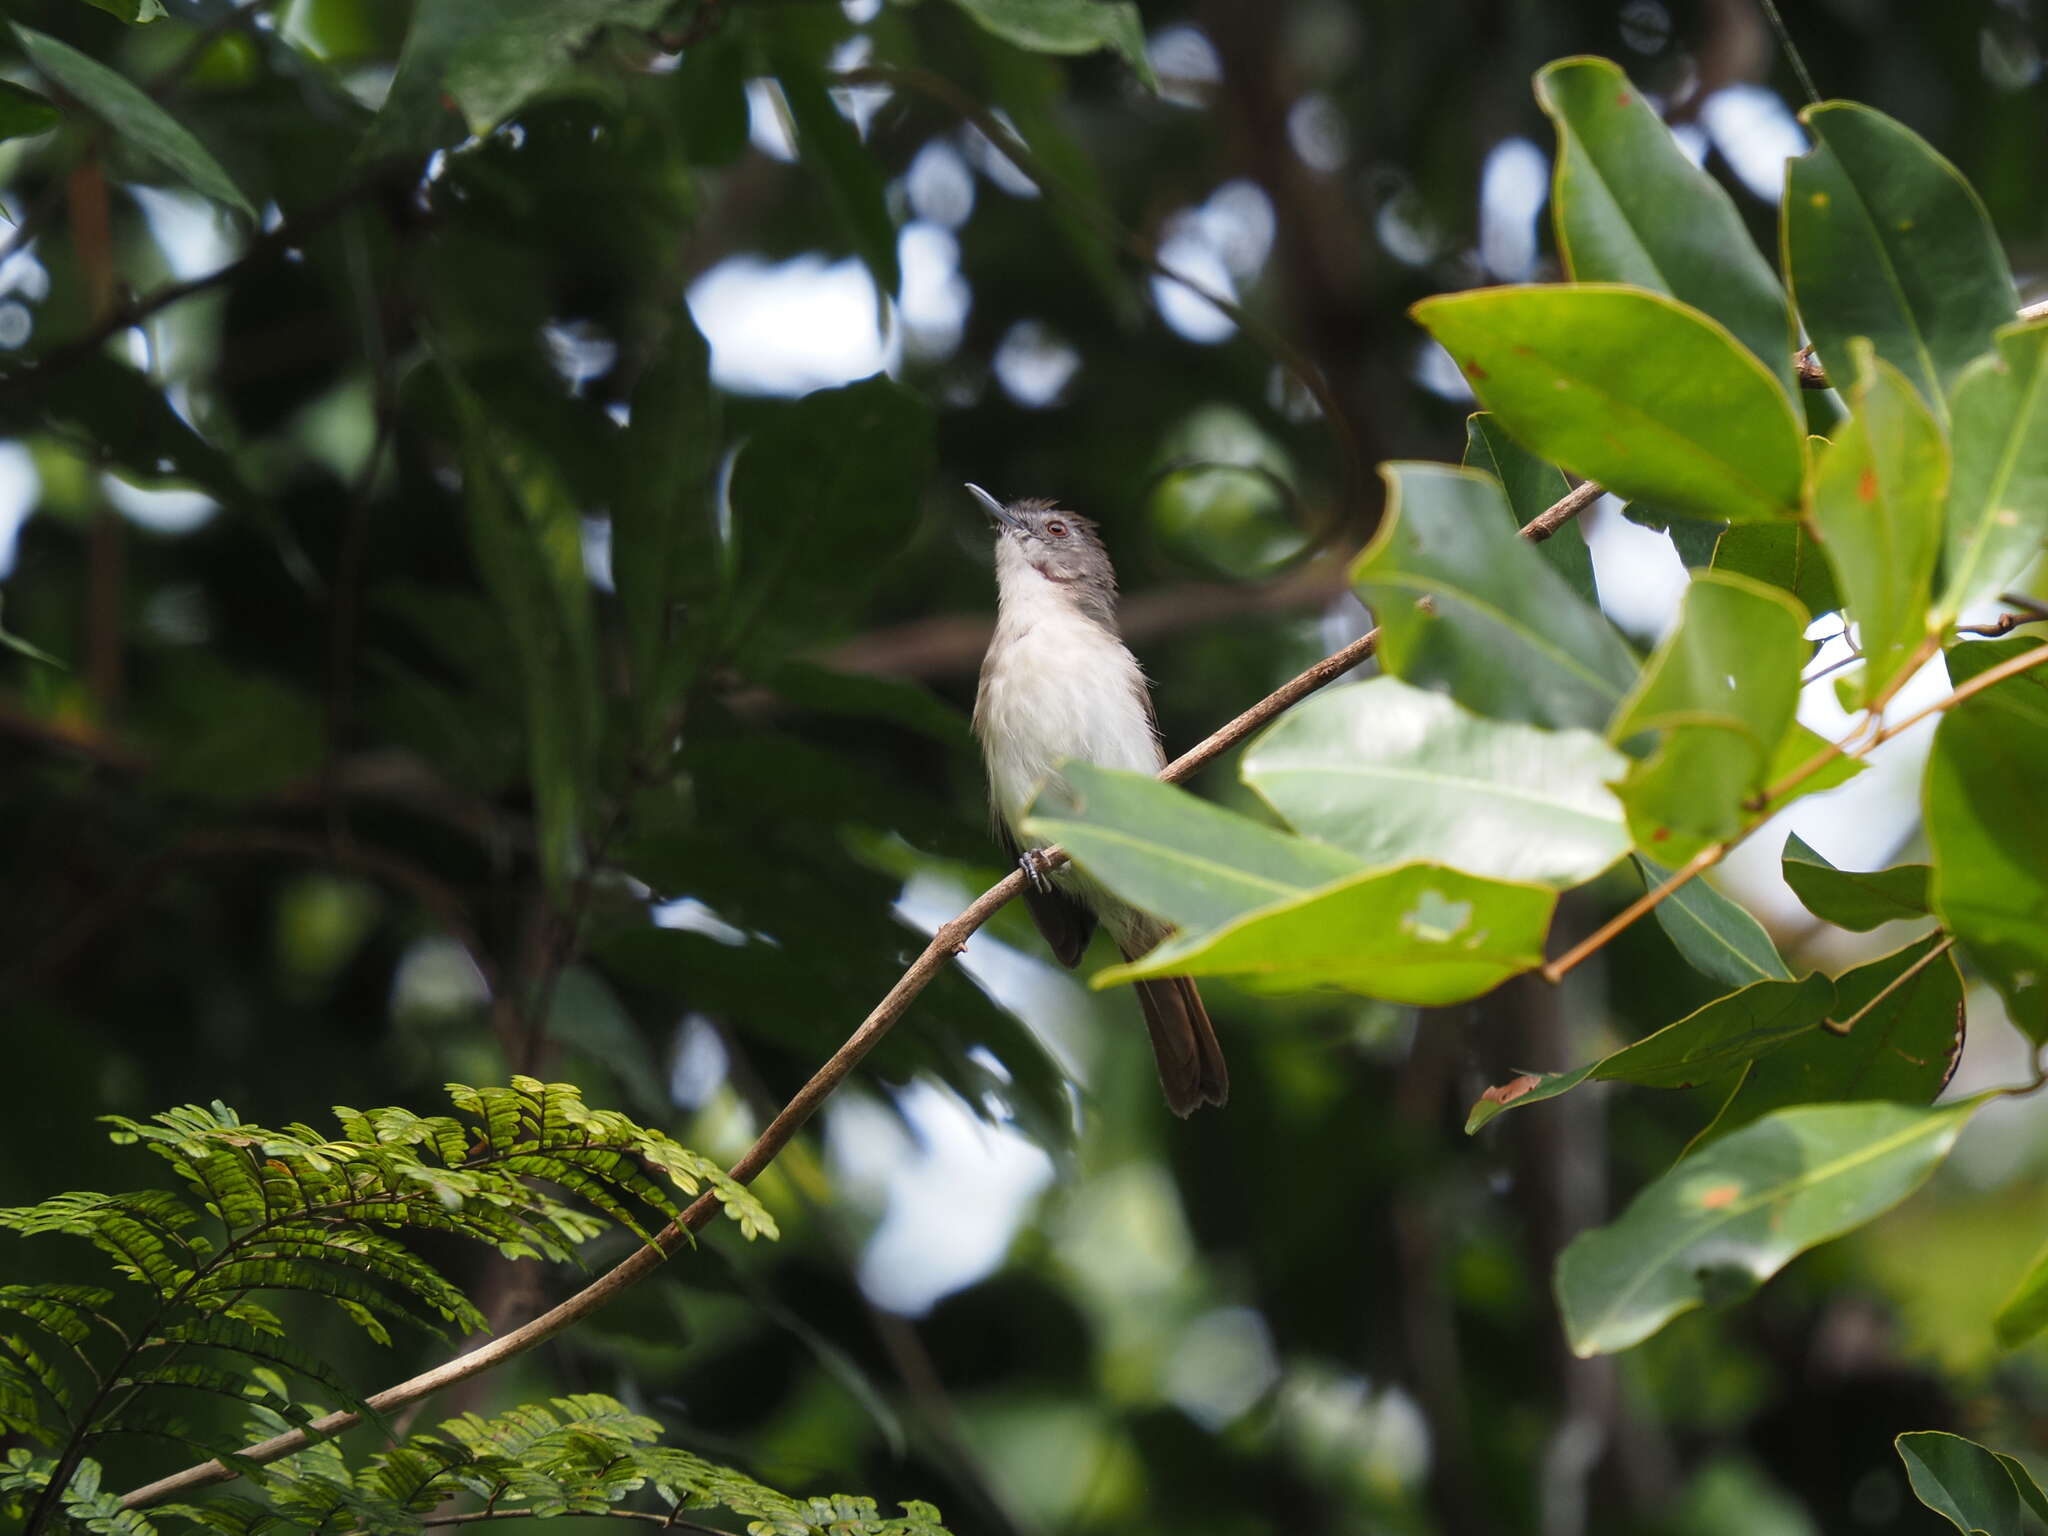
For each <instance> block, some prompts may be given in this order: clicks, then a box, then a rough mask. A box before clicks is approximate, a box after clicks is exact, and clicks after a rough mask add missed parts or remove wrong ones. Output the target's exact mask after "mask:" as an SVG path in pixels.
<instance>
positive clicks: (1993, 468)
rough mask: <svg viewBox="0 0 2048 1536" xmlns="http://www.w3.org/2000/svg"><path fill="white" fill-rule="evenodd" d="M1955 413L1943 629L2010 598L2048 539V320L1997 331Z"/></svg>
mask: <svg viewBox="0 0 2048 1536" xmlns="http://www.w3.org/2000/svg"><path fill="white" fill-rule="evenodd" d="M1954 406H1955V428H1954V451H1955V473H1954V476H1953V477H1952V478H1951V479H1950V481H1949V489H1948V507H1947V511H1946V513H1945V515H1944V518H1943V523H1942V572H1943V575H1942V587H1941V598H1940V600H1939V601H1938V602H1937V603H1936V604H1935V609H1934V622H1935V623H1936V624H1937V625H1942V626H1946V625H1949V624H1952V623H1954V622H1955V620H1956V616H1957V615H1958V614H1960V613H1961V612H1962V611H1963V610H1964V609H1966V608H1969V607H1971V606H1972V605H1974V604H1977V603H1982V602H1987V601H1989V600H1991V599H1993V598H1996V597H1997V596H1998V595H1999V594H2000V593H2002V592H2004V591H2005V590H2006V589H2007V588H2008V587H2010V586H2011V585H2012V584H2013V582H2015V581H2016V580H2017V579H2018V578H2019V577H2021V576H2022V575H2024V574H2025V573H2026V569H2027V567H2028V566H2029V565H2030V564H2032V563H2033V561H2034V558H2035V557H2036V556H2037V555H2039V554H2040V553H2041V544H2042V541H2043V539H2044V538H2048V319H2041V320H2035V321H2031V322H2028V323H2026V324H2022V325H2010V326H2007V327H2006V328H2005V329H2003V330H2001V331H2000V332H1999V333H1998V351H1997V352H1996V353H1995V354H1993V355H1991V356H1989V357H1980V358H1978V359H1977V360H1976V361H1975V362H1974V363H1972V364H1971V365H1970V366H1969V367H1968V368H1966V369H1965V370H1964V371H1963V374H1962V376H1961V378H1959V379H1958V380H1957V381H1956V388H1955V399H1954Z"/></svg>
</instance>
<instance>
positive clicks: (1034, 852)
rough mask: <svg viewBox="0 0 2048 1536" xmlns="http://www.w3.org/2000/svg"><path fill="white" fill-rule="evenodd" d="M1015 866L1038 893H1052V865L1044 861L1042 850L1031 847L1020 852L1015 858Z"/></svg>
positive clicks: (1046, 894)
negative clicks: (1026, 850) (1022, 872)
mask: <svg viewBox="0 0 2048 1536" xmlns="http://www.w3.org/2000/svg"><path fill="white" fill-rule="evenodd" d="M1017 867H1018V868H1019V869H1021V870H1023V871H1024V878H1025V879H1026V880H1029V881H1030V882H1031V885H1032V889H1034V890H1036V891H1037V892H1038V894H1039V895H1041V896H1050V895H1051V894H1052V865H1051V864H1050V863H1048V862H1047V861H1046V857H1045V854H1044V853H1043V852H1041V851H1040V850H1039V849H1036V848H1033V849H1030V850H1029V851H1028V852H1025V853H1023V854H1020V855H1019V856H1018V859H1017Z"/></svg>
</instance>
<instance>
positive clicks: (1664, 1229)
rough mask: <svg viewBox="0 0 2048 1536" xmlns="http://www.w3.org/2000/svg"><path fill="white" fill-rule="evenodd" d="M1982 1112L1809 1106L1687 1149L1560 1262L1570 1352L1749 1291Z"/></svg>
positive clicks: (1864, 1214) (1930, 1165) (1887, 1193)
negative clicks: (1693, 1149) (1697, 1149)
mask: <svg viewBox="0 0 2048 1536" xmlns="http://www.w3.org/2000/svg"><path fill="white" fill-rule="evenodd" d="M1975 1109H1976V1106H1975V1105H1974V1104H1954V1105H1945V1106H1943V1107H1942V1108H1940V1109H1916V1108H1912V1107H1910V1106H1907V1105H1903V1104H1813V1105H1806V1106H1803V1107H1801V1108H1797V1109H1787V1110H1781V1111H1780V1112H1779V1113H1777V1114H1775V1115H1772V1116H1771V1117H1770V1118H1768V1119H1766V1120H1760V1121H1758V1122H1757V1123H1756V1124H1755V1125H1752V1126H1748V1127H1745V1128H1744V1129H1743V1130H1740V1131H1738V1132H1736V1133H1735V1134H1734V1135H1733V1136H1730V1137H1728V1138H1727V1139H1726V1140H1724V1141H1717V1142H1715V1143H1714V1144H1713V1145H1712V1146H1709V1147H1707V1148H1706V1149H1705V1150H1703V1151H1700V1152H1697V1153H1695V1154H1694V1155H1692V1156H1691V1157H1688V1158H1686V1159H1684V1160H1683V1161H1682V1162H1680V1163H1679V1164H1678V1165H1677V1166H1676V1167H1675V1168H1673V1169H1671V1170H1670V1171H1669V1172H1668V1173H1665V1174H1664V1175H1662V1176H1661V1177H1660V1178H1658V1179H1656V1180H1655V1181H1653V1182H1652V1183H1651V1184H1650V1185H1649V1186H1648V1187H1647V1188H1646V1189H1644V1190H1643V1192H1642V1193H1641V1194H1639V1195H1637V1196H1636V1198H1635V1199H1634V1200H1633V1201H1632V1202H1630V1204H1629V1208H1628V1209H1627V1211H1625V1212H1624V1213H1623V1214H1622V1216H1621V1218H1620V1219H1619V1220H1618V1221H1615V1222H1612V1223H1610V1224H1609V1225H1607V1226H1604V1227H1600V1228H1597V1229H1596V1230H1594V1231H1591V1232H1585V1233H1581V1234H1580V1235H1579V1236H1578V1237H1577V1238H1575V1239H1573V1241H1572V1243H1571V1245H1570V1246H1569V1247H1567V1248H1566V1249H1565V1251H1564V1254H1563V1256H1562V1257H1561V1258H1560V1259H1559V1260H1558V1265H1557V1299H1558V1305H1559V1307H1560V1308H1561V1309H1562V1311H1563V1314H1564V1325H1565V1334H1566V1337H1567V1338H1568V1339H1569V1340H1570V1341H1571V1347H1572V1352H1573V1353H1574V1354H1577V1355H1579V1356H1582V1357H1584V1356H1590V1355H1602V1354H1611V1353H1613V1352H1614V1351H1616V1350H1622V1349H1627V1348H1628V1347H1629V1346H1630V1345H1632V1344H1638V1343H1641V1342H1642V1341H1643V1340H1644V1339H1647V1338H1648V1337H1649V1336H1650V1335H1651V1334H1653V1333H1655V1332H1656V1331H1657V1330H1658V1329H1660V1328H1662V1327H1663V1326H1664V1324H1665V1323H1667V1322H1669V1321H1670V1320H1671V1319H1672V1318H1674V1317H1676V1316H1678V1315H1679V1314H1680V1313H1682V1312H1688V1311H1691V1310H1692V1309H1693V1308H1694V1307H1698V1306H1703V1305H1708V1304H1718V1303H1721V1302H1727V1301H1733V1300H1737V1299H1739V1298H1741V1297H1744V1296H1747V1295H1748V1294H1749V1293H1750V1292H1752V1291H1754V1290H1755V1289H1756V1288H1757V1287H1758V1286H1759V1285H1761V1284H1762V1283H1763V1282H1764V1281H1766V1280H1768V1279H1769V1278H1770V1277H1771V1276H1772V1275H1774V1274H1776V1273H1777V1272H1778V1271H1779V1270H1780V1269H1782V1268H1784V1267H1785V1265H1786V1264H1788V1263H1789V1262H1791V1260H1792V1259H1793V1258H1794V1257H1796V1256H1797V1255H1798V1254H1800V1253H1803V1252H1804V1251H1805V1250H1806V1249H1808V1248H1811V1247H1813V1246H1814V1245H1815V1244H1818V1243H1824V1242H1826V1241H1827V1240H1828V1239H1829V1238H1832V1237H1839V1236H1841V1234H1842V1233H1844V1232H1847V1231H1850V1230H1851V1229H1852V1228H1855V1227H1858V1226H1861V1225H1862V1224H1863V1223H1864V1222H1866V1221H1869V1220H1870V1219H1871V1218H1872V1217H1875V1216H1877V1215H1879V1214H1881V1213H1882V1212H1884V1211H1887V1210H1889V1209H1890V1208H1891V1207H1892V1206H1894V1205H1896V1204H1898V1203H1899V1201H1901V1200H1903V1199H1905V1198H1906V1196H1907V1195H1909V1194H1911V1193H1912V1192H1913V1191H1914V1190H1915V1189H1917V1188H1919V1187H1920V1184H1921V1182H1922V1181H1923V1180H1925V1179H1926V1177H1927V1175H1928V1174H1929V1173H1931V1172H1933V1170H1934V1168H1935V1166H1936V1165H1937V1164H1938V1163H1940V1162H1941V1160H1942V1159H1943V1158H1944V1157H1946V1156H1947V1155H1948V1152H1949V1148H1950V1147H1952V1146H1954V1145H1955V1139H1956V1137H1957V1135H1958V1134H1959V1133H1960V1132H1961V1131H1962V1128H1963V1126H1964V1124H1965V1123H1966V1122H1967V1121H1968V1120H1969V1118H1970V1116H1971V1114H1972V1113H1974V1112H1975Z"/></svg>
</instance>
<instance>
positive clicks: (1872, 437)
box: [1813, 339, 1949, 702]
mask: <svg viewBox="0 0 2048 1536" xmlns="http://www.w3.org/2000/svg"><path fill="white" fill-rule="evenodd" d="M1848 357H1849V359H1850V360H1851V366H1853V367H1854V368H1855V370H1856V371H1855V382H1854V384H1853V385H1851V386H1850V387H1849V390H1848V394H1849V399H1850V408H1851V411H1852V414H1851V416H1850V418H1849V420H1848V421H1846V422H1844V423H1843V424H1842V427H1841V428H1840V430H1839V431H1838V432H1837V433H1836V434H1835V439H1834V442H1833V443H1832V444H1831V445H1830V446H1829V447H1828V448H1827V450H1826V451H1825V452H1824V453H1822V455H1821V458H1820V464H1819V467H1818V469H1817V470H1816V471H1815V473H1814V477H1813V522H1814V526H1815V527H1816V528H1817V529H1818V530H1819V532H1820V536H1821V538H1822V540H1823V541H1824V545H1825V548H1826V550H1827V556H1828V564H1829V565H1830V566H1831V567H1832V568H1833V569H1834V573H1835V581H1836V584H1837V585H1838V586H1839V587H1840V588H1841V592H1842V596H1843V597H1844V598H1845V599H1846V600H1847V603H1848V610H1849V616H1850V617H1851V618H1852V619H1854V620H1855V621H1856V635H1857V643H1858V645H1859V647H1860V649H1861V650H1862V652H1863V668H1862V671H1861V673H1860V677H1861V689H1860V697H1861V698H1862V699H1863V701H1865V702H1868V701H1870V700H1871V699H1874V698H1876V697H1877V696H1878V695H1879V694H1881V693H1883V692H1884V691H1885V690H1886V689H1887V688H1888V687H1889V686H1890V685H1891V684H1892V683H1893V681H1894V680H1895V679H1897V678H1898V676H1899V674H1900V673H1901V672H1902V671H1904V670H1905V668H1906V667H1907V665H1908V663H1909V662H1911V661H1912V659H1913V658H1914V656H1915V655H1916V654H1917V653H1918V651H1919V648H1920V646H1921V644H1922V642H1923V641H1925V640H1926V638H1927V634H1928V619H1927V608H1928V602H1929V599H1930V597H1931V595H1932V594H1931V588H1932V587H1933V584H1934V564H1935V560H1936V557H1937V556H1938V555H1939V553H1940V549H1941V509H1942V502H1943V498H1944V497H1945V496H1946V494H1947V491H1948V464H1949V461H1948V444H1947V442H1946V441H1945V440H1944V439H1943V437H1942V434H1941V428H1940V426H1939V425H1938V424H1937V423H1936V422H1935V420H1934V418H1933V416H1931V415H1930V414H1928V411H1927V407H1926V406H1925V405H1923V404H1922V403H1921V401H1920V397H1919V396H1918V395H1916V394H1915V393H1914V392H1913V389H1912V386H1911V385H1909V384H1907V382H1906V380H1905V378H1904V377H1903V376H1902V375H1901V374H1900V373H1899V371H1898V370H1897V369H1896V368H1894V367H1892V366H1891V365H1890V364H1889V363H1887V362H1885V361H1883V360H1882V359H1880V358H1873V357H1872V355H1871V351H1870V345H1869V343H1868V342H1865V341H1863V340H1861V339H1858V340H1855V341H1852V342H1850V344H1849V348H1848Z"/></svg>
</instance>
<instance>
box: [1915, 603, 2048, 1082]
mask: <svg viewBox="0 0 2048 1536" xmlns="http://www.w3.org/2000/svg"><path fill="white" fill-rule="evenodd" d="M2037 649H2048V647H2041V646H2040V644H2039V642H2037V641H2032V640H2004V641H1997V642H1993V643H1988V644H1987V643H1981V642H1980V643H1978V644H1975V645H1958V646H1955V647H1953V648H1951V649H1950V651H1949V653H1948V665H1949V677H1950V679H1951V680H1953V681H1955V682H1957V683H1961V682H1964V681H1966V680H1967V679H1968V678H1970V677H1974V676H1976V675H1977V674H1978V673H1979V672H1982V671H1983V670H1985V669H1986V668H1988V667H1991V666H1994V665H1997V664H1998V663H2000V662H2003V661H2007V660H2010V659H2013V658H2015V657H2018V656H2021V655H2032V654H2033V653H2034V652H2035V651H2036V650H2037ZM2043 763H2048V667H2039V666H2037V667H2035V668H2033V669H2032V670H2031V671H2027V672H2022V673H2021V674H2020V675H2019V676H2017V677H2009V678H2007V679H2006V680H2005V681H2003V682H2000V683H1996V684H1994V685H1993V686H1991V687H1990V688H1987V689H1985V690H1984V691H1983V692H1982V693H1979V694H1977V695H1976V696H1975V697H1973V698H1969V699H1966V700H1964V701H1963V702H1962V703H1961V704H1959V705H1957V706H1956V707H1955V708H1954V709H1951V710H1949V711H1948V712H1947V713H1946V714H1944V715H1943V716H1942V721H1941V725H1940V727H1939V728H1938V729H1937V730H1936V731H1935V733H1934V749H1933V751H1932V753H1931V754H1930V755H1929V757H1928V761H1927V778H1926V789H1925V801H1924V804H1923V814H1924V817H1925V820H1926V826H1927V841H1928V844H1929V847H1930V848H1931V850H1932V852H1933V856H1934V886H1933V892H1934V910H1935V912H1936V913H1937V914H1939V915H1940V917H1941V921H1942V926H1943V927H1945V928H1947V929H1948V930H1949V931H1950V932H1951V933H1953V934H1955V936H1956V937H1957V938H1958V939H1959V940H1961V941H1962V946H1963V951H1964V953H1965V954H1967V955H1968V956H1969V957H1970V959H1971V960H1972V961H1973V962H1975V964H1976V966H1977V968H1978V969H1979V970H1980V971H1982V972H1983V974H1984V975H1985V976H1986V977H1988V978H1989V979H1990V981H1991V982H1992V983H1993V985H1995V986H1996V987H1997V988H1998V991H1999V993H2000V995H2001V996H2002V997H2003V998H2004V999H2005V1007H2006V1012H2007V1013H2008V1014H2010V1015H2011V1017H2012V1021H2013V1023H2015V1024H2016V1025H2018V1026H2019V1027H2020V1028H2021V1029H2022V1030H2024V1031H2026V1033H2027V1035H2028V1037H2029V1038H2030V1039H2032V1040H2034V1041H2035V1042H2037V1043H2041V1042H2048V796H2044V795H2043V794H2042V793H2041V785H2042V764H2043Z"/></svg>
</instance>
